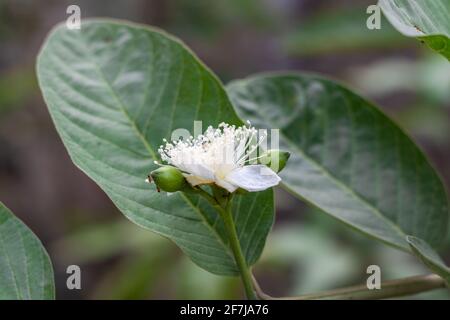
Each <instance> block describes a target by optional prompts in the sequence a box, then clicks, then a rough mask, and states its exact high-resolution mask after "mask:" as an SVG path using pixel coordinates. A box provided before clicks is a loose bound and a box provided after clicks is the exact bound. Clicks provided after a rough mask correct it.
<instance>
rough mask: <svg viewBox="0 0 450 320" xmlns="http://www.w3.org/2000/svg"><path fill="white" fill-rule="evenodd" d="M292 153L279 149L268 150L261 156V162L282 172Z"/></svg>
mask: <svg viewBox="0 0 450 320" xmlns="http://www.w3.org/2000/svg"><path fill="white" fill-rule="evenodd" d="M290 156H291V154H290V153H289V152H287V151H281V150H277V149H273V150H268V151H266V152H265V153H264V154H263V155H262V156H261V157H260V158H259V161H258V162H259V163H260V164H264V165H266V166H268V167H269V168H271V169H272V170H273V171H275V172H277V173H278V172H280V171H281V170H283V168H284V167H285V166H286V163H287V161H288V159H289V157H290Z"/></svg>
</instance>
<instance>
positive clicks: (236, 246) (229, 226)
mask: <svg viewBox="0 0 450 320" xmlns="http://www.w3.org/2000/svg"><path fill="white" fill-rule="evenodd" d="M195 191H196V193H197V194H198V195H200V196H202V197H203V198H204V199H206V200H207V201H208V202H209V203H210V204H211V205H212V206H213V207H214V208H215V209H216V210H217V211H218V212H219V214H220V216H221V217H222V220H223V222H224V224H225V229H226V232H227V235H228V240H229V242H230V247H231V251H232V252H233V256H234V260H235V261H236V265H237V267H238V269H239V273H240V274H241V279H242V283H243V285H244V289H245V294H246V296H247V298H248V299H249V300H257V299H258V297H257V296H256V292H255V290H254V289H253V280H252V273H251V272H250V269H249V267H248V266H247V261H246V260H245V257H244V255H243V254H242V249H241V244H240V242H239V237H238V235H237V233H236V226H235V224H234V221H233V215H232V214H231V203H232V198H233V195H232V194H230V195H229V196H228V199H227V200H226V203H225V205H221V204H220V203H219V201H218V200H217V199H216V198H215V197H213V196H212V195H210V194H209V193H208V192H206V191H205V190H203V189H201V188H197V189H195Z"/></svg>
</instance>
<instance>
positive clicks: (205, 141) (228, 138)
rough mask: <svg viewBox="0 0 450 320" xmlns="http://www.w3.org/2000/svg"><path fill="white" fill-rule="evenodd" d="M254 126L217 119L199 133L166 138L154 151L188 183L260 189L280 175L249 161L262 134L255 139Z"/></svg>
mask: <svg viewBox="0 0 450 320" xmlns="http://www.w3.org/2000/svg"><path fill="white" fill-rule="evenodd" d="M256 135H257V131H256V129H255V128H254V127H250V126H249V127H247V126H242V127H237V128H236V127H235V126H230V125H228V124H226V123H221V124H220V125H219V127H218V128H212V127H208V129H207V130H206V132H205V133H204V134H203V135H199V136H198V137H197V138H195V139H194V138H193V137H190V138H189V139H187V140H185V141H183V140H178V141H172V142H166V144H165V145H164V146H161V147H160V148H159V150H158V152H159V153H160V154H161V158H162V160H163V161H166V162H167V163H168V164H170V165H173V166H174V167H177V168H178V169H180V170H181V171H182V172H183V175H184V177H185V178H186V180H187V181H188V182H189V183H190V184H191V185H192V186H196V185H200V184H210V183H214V184H216V185H218V186H220V187H222V188H224V189H226V190H228V191H229V192H234V191H235V190H236V189H238V188H242V189H245V190H247V191H262V190H265V189H268V188H270V187H273V186H275V185H277V184H278V183H279V182H280V181H281V179H280V177H279V176H278V175H277V174H276V173H275V172H273V171H272V170H271V169H269V168H268V167H267V166H265V165H261V164H250V163H251V162H252V161H254V160H255V159H256V158H253V159H251V158H250V156H251V154H252V153H254V152H255V150H256V149H257V147H258V146H259V144H260V143H261V142H262V141H263V139H264V138H265V137H262V138H261V139H260V140H259V141H256Z"/></svg>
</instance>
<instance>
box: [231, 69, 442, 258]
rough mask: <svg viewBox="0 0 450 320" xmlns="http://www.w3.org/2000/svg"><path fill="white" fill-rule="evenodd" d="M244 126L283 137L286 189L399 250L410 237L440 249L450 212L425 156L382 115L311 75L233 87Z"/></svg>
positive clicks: (280, 76)
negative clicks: (286, 160)
mask: <svg viewBox="0 0 450 320" xmlns="http://www.w3.org/2000/svg"><path fill="white" fill-rule="evenodd" d="M228 93H229V96H230V98H231V100H232V102H233V103H234V105H235V107H236V108H237V109H238V113H239V114H240V115H241V117H242V118H243V119H249V120H250V121H252V123H253V124H254V125H255V126H256V127H268V128H277V129H280V146H281V148H285V149H288V150H289V151H290V152H291V154H292V156H291V159H290V160H289V163H288V165H287V167H286V168H285V169H284V170H283V172H282V173H281V177H282V179H283V183H284V185H285V186H286V187H287V188H288V189H289V190H290V191H291V192H292V193H293V194H294V195H297V196H300V197H302V198H304V199H305V200H306V201H308V202H310V203H312V204H314V205H315V206H317V207H319V208H320V209H322V210H323V211H325V212H327V213H329V214H331V215H332V216H334V217H336V218H338V219H339V220H342V221H343V222H345V223H347V224H349V225H350V226H352V227H354V228H356V229H359V230H360V231H362V232H364V233H366V234H368V235H371V236H374V237H376V238H378V239H380V240H382V241H384V242H386V243H389V244H391V245H393V246H395V247H398V248H402V249H404V250H409V246H408V244H407V243H406V240H405V237H406V235H407V234H410V235H415V236H418V237H420V238H422V239H425V240H426V241H427V242H429V243H430V244H432V245H438V244H439V243H440V242H441V241H442V240H443V238H444V235H445V233H446V229H447V221H448V206H447V199H446V194H445V190H444V187H443V185H442V182H441V181H440V179H439V177H438V176H437V174H436V172H435V171H434V169H433V168H432V167H431V166H430V164H429V163H428V161H427V159H426V158H425V156H424V155H423V153H422V152H421V151H420V150H419V149H418V148H417V147H416V145H415V144H414V143H413V142H412V141H411V139H410V138H408V137H407V136H406V135H405V133H404V132H403V131H402V130H400V129H399V128H398V127H397V126H396V125H395V124H394V123H393V122H392V121H391V120H389V119H388V118H387V117H386V116H385V115H384V114H383V113H382V112H380V110H378V109H377V108H375V107H374V106H373V105H372V104H371V103H369V102H367V101H366V100H364V99H362V98H361V97H359V96H358V95H356V94H354V93H352V92H351V91H350V90H348V89H346V88H344V87H343V86H341V85H339V84H337V83H335V82H333V81H330V80H326V79H322V78H320V77H317V76H313V75H306V74H296V73H293V74H278V75H277V74H274V75H260V76H255V77H252V78H248V79H244V80H239V81H235V82H232V83H231V84H230V85H229V86H228Z"/></svg>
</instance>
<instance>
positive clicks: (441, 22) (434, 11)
mask: <svg viewBox="0 0 450 320" xmlns="http://www.w3.org/2000/svg"><path fill="white" fill-rule="evenodd" d="M378 4H379V6H380V7H381V9H382V10H383V13H384V15H385V16H386V18H387V19H388V20H389V21H390V22H391V24H392V25H393V26H394V27H395V28H397V30H398V31H399V32H401V33H403V34H404V35H405V36H408V37H415V38H418V39H419V40H421V41H424V42H425V43H426V44H427V45H428V46H429V47H430V48H432V49H433V50H435V51H437V52H439V53H440V54H442V55H443V56H444V57H446V58H447V59H449V60H450V1H448V0H379V2H378Z"/></svg>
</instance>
